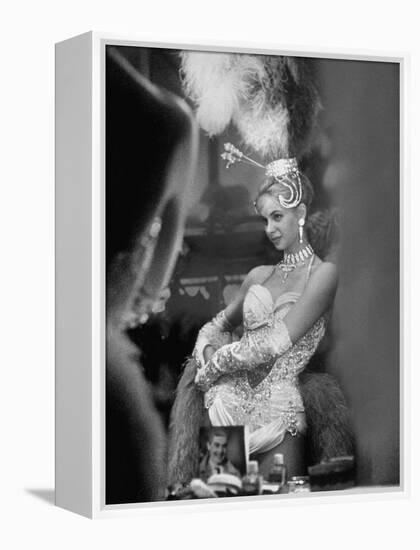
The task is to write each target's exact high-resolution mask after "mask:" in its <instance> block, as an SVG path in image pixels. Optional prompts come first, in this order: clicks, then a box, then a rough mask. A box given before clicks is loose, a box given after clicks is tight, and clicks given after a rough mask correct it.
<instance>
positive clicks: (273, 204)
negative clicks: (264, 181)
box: [257, 194, 301, 252]
mask: <svg viewBox="0 0 420 550" xmlns="http://www.w3.org/2000/svg"><path fill="white" fill-rule="evenodd" d="M257 208H258V211H259V213H260V214H261V216H262V217H263V218H264V220H265V232H266V234H267V237H268V238H269V239H270V241H271V242H272V243H273V245H274V246H275V247H276V248H277V250H286V251H288V252H294V251H296V250H298V249H299V225H298V219H299V217H301V216H300V215H299V212H298V209H299V207H297V208H283V207H282V206H281V205H280V203H279V201H278V199H277V198H276V197H273V196H272V195H269V194H265V195H261V197H260V198H259V199H258V202H257Z"/></svg>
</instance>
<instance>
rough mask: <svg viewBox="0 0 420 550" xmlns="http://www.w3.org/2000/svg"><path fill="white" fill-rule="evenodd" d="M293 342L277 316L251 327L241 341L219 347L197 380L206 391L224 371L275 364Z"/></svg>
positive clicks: (201, 370)
mask: <svg viewBox="0 0 420 550" xmlns="http://www.w3.org/2000/svg"><path fill="white" fill-rule="evenodd" d="M291 346H292V342H291V340H290V336H289V332H288V330H287V327H286V325H285V324H284V322H283V321H282V320H281V319H275V318H274V319H273V320H272V322H271V323H270V324H269V325H266V326H263V327H260V328H257V329H254V330H248V331H246V332H245V333H244V335H243V336H242V338H241V339H240V340H239V341H238V342H234V343H232V344H227V345H224V346H222V347H221V348H220V349H218V350H217V351H216V352H215V353H214V354H213V356H212V358H211V359H210V360H209V361H208V363H206V364H205V365H204V367H203V368H201V369H199V370H198V372H197V375H196V378H195V383H196V384H197V386H198V387H199V388H200V389H201V390H202V391H207V390H208V389H209V388H210V387H211V386H212V385H213V384H214V382H215V381H216V380H217V379H218V378H220V376H222V375H223V374H232V373H234V372H237V371H241V370H246V371H250V370H252V369H255V368H257V367H261V366H264V365H273V364H274V362H275V361H276V359H278V358H279V357H280V356H281V355H283V353H284V352H285V351H287V350H288V349H289V348H290V347H291Z"/></svg>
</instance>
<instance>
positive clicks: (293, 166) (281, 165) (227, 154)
mask: <svg viewBox="0 0 420 550" xmlns="http://www.w3.org/2000/svg"><path fill="white" fill-rule="evenodd" d="M224 149H225V151H224V153H222V154H221V157H222V159H223V160H225V161H226V168H229V167H230V166H231V165H232V164H235V162H244V163H245V164H250V165H252V166H256V167H258V168H263V170H265V173H266V175H267V176H270V177H273V178H274V179H275V180H276V181H277V182H278V183H280V184H281V185H283V187H285V188H286V189H287V190H288V191H289V193H290V195H289V197H287V198H285V197H283V196H282V195H281V194H279V195H278V200H279V203H280V205H281V206H282V207H283V208H294V207H295V206H297V205H298V204H299V203H300V201H301V200H302V182H301V179H300V173H299V168H298V164H297V160H296V159H295V158H285V159H278V160H274V161H273V162H270V163H269V164H267V165H266V166H264V165H263V164H260V163H259V162H257V161H255V160H254V159H252V158H250V157H248V156H246V155H245V154H244V153H242V151H239V149H237V148H236V147H235V146H234V145H232V144H231V143H225V145H224ZM290 176H295V178H296V181H297V183H296V181H295V180H292V179H291V178H290ZM254 206H256V205H255V203H254Z"/></svg>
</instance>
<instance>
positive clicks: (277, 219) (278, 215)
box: [273, 214, 283, 222]
mask: <svg viewBox="0 0 420 550" xmlns="http://www.w3.org/2000/svg"><path fill="white" fill-rule="evenodd" d="M282 217H283V216H282V215H281V214H274V216H273V218H274V221H275V222H279V221H280V220H281V219H282Z"/></svg>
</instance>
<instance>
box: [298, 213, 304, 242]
mask: <svg viewBox="0 0 420 550" xmlns="http://www.w3.org/2000/svg"><path fill="white" fill-rule="evenodd" d="M298 224H299V243H300V244H302V243H303V226H304V225H305V218H300V220H299V221H298Z"/></svg>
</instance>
